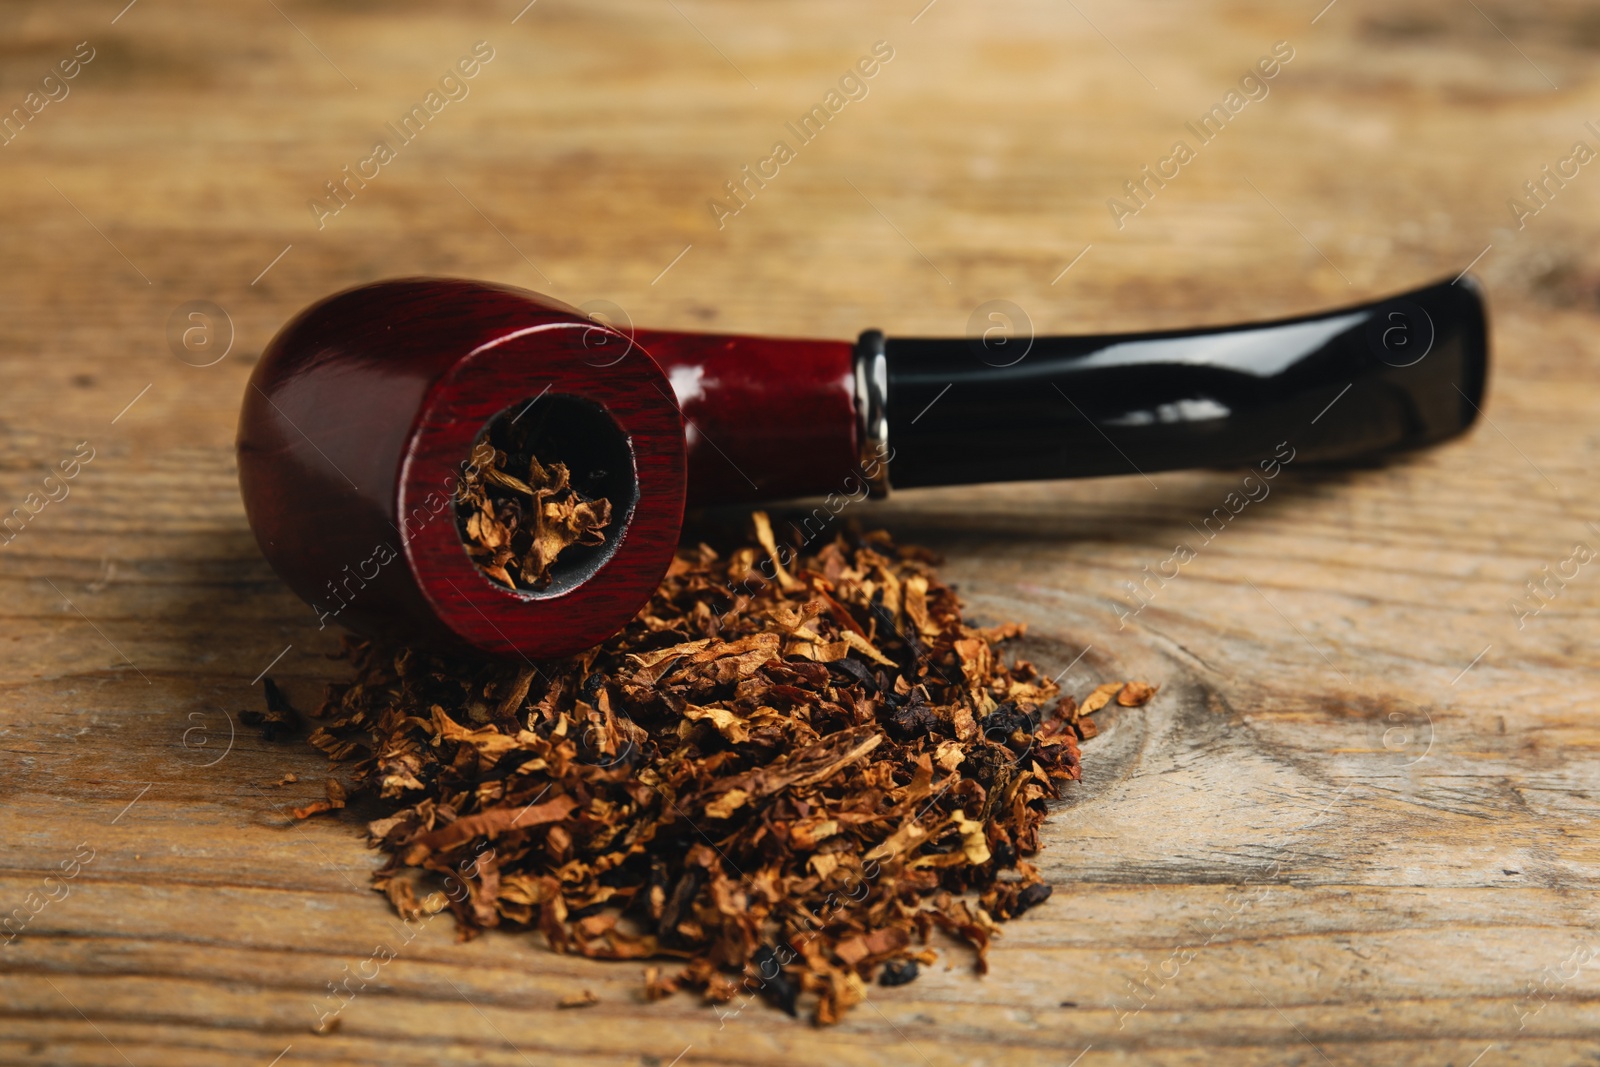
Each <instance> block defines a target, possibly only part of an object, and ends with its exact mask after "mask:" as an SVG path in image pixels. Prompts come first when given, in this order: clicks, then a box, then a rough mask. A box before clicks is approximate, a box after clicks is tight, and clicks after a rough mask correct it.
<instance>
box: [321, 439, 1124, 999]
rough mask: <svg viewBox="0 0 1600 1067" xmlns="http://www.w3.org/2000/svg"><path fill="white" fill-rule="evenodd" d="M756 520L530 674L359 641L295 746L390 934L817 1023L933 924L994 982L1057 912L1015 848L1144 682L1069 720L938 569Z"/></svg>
mask: <svg viewBox="0 0 1600 1067" xmlns="http://www.w3.org/2000/svg"><path fill="white" fill-rule="evenodd" d="M495 469H500V468H498V467H497V468H495ZM536 480H537V479H536ZM485 492H486V494H487V491H485ZM489 498H490V497H489V496H488V495H486V496H485V499H489ZM485 513H486V512H482V511H480V512H477V514H485ZM754 525H755V537H754V539H753V540H754V543H753V544H746V545H739V546H735V547H734V548H733V549H732V550H731V551H728V552H717V551H714V550H713V549H712V548H710V547H708V546H706V545H703V544H702V545H699V546H696V547H693V548H686V549H682V550H680V551H679V553H678V555H677V558H676V559H675V560H674V562H673V564H672V566H671V568H670V569H669V570H668V572H667V575H666V577H665V578H664V579H663V580H662V582H661V585H660V587H659V588H658V589H657V591H656V592H655V594H654V596H653V597H652V598H651V600H650V602H649V604H647V605H646V606H645V608H644V609H642V610H641V611H640V612H639V614H638V616H637V617H636V618H635V619H634V620H633V621H632V622H631V623H630V624H629V625H628V626H627V627H626V628H625V629H624V630H623V631H622V632H621V633H619V634H618V635H617V636H616V637H614V638H612V639H611V640H609V641H607V642H605V643H604V644H602V645H600V646H598V647H596V648H593V649H591V650H589V651H588V652H585V653H583V654H581V655H578V656H573V657H570V658H568V659H564V660H559V661H553V662H548V663H542V664H540V665H539V667H538V669H537V670H534V669H532V668H531V667H530V666H529V665H527V664H509V665H508V664H496V663H485V662H482V661H479V660H475V659H469V658H466V657H462V656H453V655H444V654H439V653H433V652H428V651H424V650H420V649H395V648H387V647H382V646H378V645H374V644H364V643H357V642H351V643H350V645H349V646H348V650H347V651H348V654H349V656H350V658H351V659H352V660H353V661H354V664H355V667H356V675H355V679H354V680H353V681H352V682H349V683H346V684H340V685H335V686H332V687H330V691H329V696H328V699H327V701H326V702H325V703H324V706H323V708H322V710H321V714H322V716H323V717H324V718H325V719H326V720H327V721H326V722H325V723H324V724H323V726H322V727H321V728H320V729H318V730H316V731H315V732H314V733H313V734H312V737H311V741H312V743H313V744H315V745H317V747H319V748H321V749H322V750H323V751H324V752H326V753H328V754H329V756H330V758H333V759H335V760H339V761H344V762H346V763H347V765H348V769H349V770H350V771H351V772H352V773H351V775H350V777H351V778H352V787H351V788H352V790H353V791H354V792H355V793H359V794H365V795H366V797H367V798H368V800H369V801H370V802H372V803H373V806H374V807H375V808H376V809H379V810H382V811H383V812H384V814H383V815H382V817H380V818H378V819H377V820H376V821H374V822H372V823H371V824H369V827H368V830H369V834H370V840H371V841H372V843H373V844H374V845H375V846H376V847H378V848H380V849H382V850H383V851H384V852H385V853H387V855H388V862H387V863H386V864H385V865H384V866H383V867H382V868H381V869H380V870H379V871H378V872H377V874H376V875H375V878H374V882H375V885H376V887H377V888H378V889H379V890H381V891H382V892H384V893H385V894H387V895H388V897H389V899H390V900H391V902H392V903H393V904H394V906H395V907H396V909H398V910H399V911H400V913H401V914H402V915H404V916H408V917H411V916H417V915H423V914H429V913H435V912H438V911H442V910H444V909H446V908H448V909H450V910H451V911H452V912H453V913H454V915H455V918H456V921H457V924H458V926H459V927H460V929H461V930H462V932H463V934H464V935H465V936H471V935H473V934H475V933H476V932H478V931H480V930H482V929H484V928H487V927H494V926H501V925H505V926H512V927H520V928H528V929H537V930H538V931H539V932H540V933H542V934H543V935H544V937H545V938H546V939H547V940H548V942H549V944H550V946H551V948H553V949H554V950H555V951H558V952H571V953H578V954H582V955H585V956H589V957H593V958H603V959H640V960H643V959H648V958H655V959H657V960H660V959H661V958H663V957H667V958H673V957H675V958H676V959H677V961H678V962H677V963H675V964H673V965H672V966H670V967H666V966H664V965H657V964H652V965H651V966H649V967H648V968H647V969H646V971H645V987H644V991H645V995H646V997H647V998H648V999H652V1000H653V999H657V998H660V997H664V996H669V995H671V994H672V993H674V992H676V991H679V990H694V991H697V992H699V993H700V994H701V995H703V996H704V997H706V998H707V999H708V1000H710V1001H714V1002H719V1003H726V1002H729V1001H733V1000H740V1001H741V1002H743V1001H745V1000H749V999H756V998H759V999H766V1000H767V1001H769V1002H771V1003H773V1004H775V1005H776V1006H777V1007H779V1008H780V1009H782V1010H784V1011H788V1012H791V1013H792V1012H797V1011H799V1010H800V1005H801V1004H802V1003H804V1004H805V1005H806V1006H807V1008H808V1011H809V1013H810V1015H811V1017H812V1018H813V1019H814V1020H815V1021H817V1022H819V1023H831V1022H835V1021H837V1020H838V1019H839V1017H840V1016H841V1015H842V1014H843V1013H844V1012H845V1011H847V1010H848V1009H849V1008H850V1007H852V1006H853V1005H855V1004H857V1003H859V1002H860V1001H861V1000H862V999H863V997H865V996H866V990H867V988H868V985H869V984H870V983H871V982H873V981H874V980H876V981H878V982H879V983H880V984H883V985H898V984H903V983H905V982H908V981H911V980H912V979H913V978H914V977H915V976H916V974H917V973H918V965H919V963H920V964H927V963H931V962H932V961H933V960H934V958H935V957H934V955H933V950H932V949H931V948H929V947H928V938H929V935H930V934H931V933H932V931H933V930H935V929H938V930H941V931H943V932H944V933H946V934H948V935H950V936H952V937H955V938H957V939H960V940H961V941H964V942H965V943H966V944H968V945H970V946H971V947H972V948H973V950H974V951H975V953H976V967H977V969H978V971H979V972H980V973H981V972H982V971H983V970H984V969H985V968H986V966H987V964H986V958H985V954H986V952H987V948H988V944H989V941H990V940H991V938H993V937H994V936H996V935H997V934H998V933H999V923H1000V922H1001V921H1002V920H1005V919H1009V918H1013V917H1015V916H1017V915H1020V914H1022V913H1023V912H1025V911H1027V910H1028V909H1030V908H1033V907H1036V906H1038V905H1039V904H1041V903H1042V902H1044V901H1045V900H1046V899H1047V898H1048V897H1049V895H1050V887H1049V886H1048V885H1046V884H1044V883H1043V881H1042V879H1041V876H1040V874H1039V872H1038V870H1037V869H1036V868H1035V867H1034V866H1033V865H1032V864H1031V863H1029V862H1028V861H1027V859H1026V858H1025V857H1027V856H1031V855H1033V854H1034V853H1036V852H1037V851H1038V849H1039V827H1040V824H1041V823H1042V822H1043V820H1044V818H1045V816H1046V814H1047V811H1048V802H1049V801H1050V800H1051V799H1053V798H1055V797H1057V796H1058V795H1059V793H1058V790H1059V788H1060V783H1062V782H1063V781H1068V780H1072V779H1076V778H1077V777H1078V775H1079V752H1078V741H1079V739H1080V738H1081V737H1082V736H1085V735H1086V734H1087V732H1088V729H1087V728H1088V726H1089V720H1088V719H1087V718H1085V717H1084V716H1086V715H1088V714H1091V713H1092V712H1094V711H1096V710H1098V709H1099V708H1102V707H1104V706H1105V705H1107V704H1109V703H1111V702H1112V701H1113V700H1115V701H1116V702H1117V703H1118V704H1119V705H1120V706H1133V705H1135V704H1138V703H1143V702H1145V701H1147V700H1149V699H1150V698H1151V696H1153V694H1154V692H1155V691H1154V689H1153V688H1151V687H1150V686H1146V685H1143V684H1142V683H1126V684H1125V683H1122V682H1115V683H1110V684H1108V685H1105V686H1101V687H1100V688H1098V689H1096V690H1095V692H1094V693H1093V694H1092V695H1090V696H1089V697H1088V698H1087V699H1085V700H1084V702H1083V705H1082V706H1081V707H1080V705H1079V704H1078V703H1077V702H1076V701H1075V700H1074V699H1073V698H1072V697H1070V696H1063V695H1061V694H1060V691H1059V689H1058V687H1057V686H1056V685H1055V683H1053V682H1051V681H1050V680H1049V679H1048V678H1045V677H1043V676H1041V675H1040V673H1039V672H1038V671H1037V670H1036V669H1035V668H1034V667H1033V666H1032V665H1031V664H1029V663H1026V662H1023V661H1015V662H1013V663H1010V664H1009V665H1008V664H1007V663H1006V662H1005V660H1004V658H1003V657H1002V655H1001V652H1000V649H999V646H1000V645H1001V644H1002V643H1003V642H1005V641H1007V640H1010V639H1012V638H1015V637H1017V636H1020V635H1021V633H1022V628H1021V627H1019V626H1001V627H993V628H990V629H978V628H974V627H972V626H969V625H967V624H966V623H965V622H963V621H962V618H961V608H960V604H959V602H958V601H957V599H956V596H955V593H954V591H953V590H951V589H950V588H949V587H948V586H946V585H944V584H943V583H942V582H940V581H939V578H938V575H937V573H936V572H935V571H934V569H933V566H932V563H931V560H930V559H929V557H928V556H927V555H926V554H925V553H923V552H920V551H918V550H914V549H905V548H896V547H895V545H893V544H892V543H891V542H890V540H889V538H888V537H887V535H885V534H882V533H875V534H867V535H864V536H863V535H861V534H859V533H854V532H851V533H842V534H840V535H839V537H838V538H837V539H836V540H835V541H834V542H833V543H832V544H829V545H826V546H825V547H823V548H822V549H821V550H820V551H818V552H816V553H815V554H814V555H810V556H805V557H799V556H797V555H796V554H795V553H793V552H790V551H788V550H787V549H788V548H790V547H792V546H784V547H783V548H780V547H779V545H778V543H777V540H776V538H775V537H774V534H773V531H772V527H771V524H770V523H769V522H768V521H767V518H766V516H765V515H762V514H760V513H757V514H756V516H755V523H754ZM514 569H515V568H514ZM519 573H520V571H519ZM508 576H509V575H508ZM335 799H336V798H335V796H334V795H333V794H332V793H331V792H330V795H329V797H328V799H327V801H319V802H317V803H316V804H313V805H310V806H309V807H311V808H316V809H318V810H326V809H331V808H333V807H334V806H335V804H334V801H335ZM337 799H338V800H343V797H342V796H340V797H338V798H337ZM324 806H326V809H325V808H324Z"/></svg>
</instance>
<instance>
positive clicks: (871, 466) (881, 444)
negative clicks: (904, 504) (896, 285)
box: [856, 330, 894, 497]
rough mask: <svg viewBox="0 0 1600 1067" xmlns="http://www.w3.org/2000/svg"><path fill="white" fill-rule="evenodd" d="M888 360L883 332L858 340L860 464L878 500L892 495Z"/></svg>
mask: <svg viewBox="0 0 1600 1067" xmlns="http://www.w3.org/2000/svg"><path fill="white" fill-rule="evenodd" d="M888 398H889V361H888V359H887V358H886V355H885V349H884V340H883V332H882V331H881V330H867V331H866V332H865V333H863V334H862V335H861V337H860V339H858V340H857V341H856V429H857V434H858V437H859V439H860V441H861V447H860V450H859V454H858V456H857V462H858V463H859V465H860V468H861V476H862V477H863V478H864V479H865V480H866V482H867V485H868V487H869V489H870V491H871V493H872V495H873V496H875V497H882V496H888V495H889V460H890V458H891V457H892V456H893V455H894V453H893V452H891V451H890V449H889V417H888V413H887V410H886V409H887V406H888Z"/></svg>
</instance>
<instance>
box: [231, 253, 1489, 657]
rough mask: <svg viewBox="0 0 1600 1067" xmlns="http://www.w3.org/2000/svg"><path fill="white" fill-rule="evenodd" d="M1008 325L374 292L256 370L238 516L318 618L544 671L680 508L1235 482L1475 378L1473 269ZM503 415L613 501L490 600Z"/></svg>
mask: <svg viewBox="0 0 1600 1067" xmlns="http://www.w3.org/2000/svg"><path fill="white" fill-rule="evenodd" d="M1013 317H1015V311H1013ZM1003 319H1004V315H1003V314H1000V313H997V314H996V317H995V321H994V323H993V324H992V326H991V325H989V324H987V320H981V319H980V320H979V322H978V328H975V329H974V330H973V331H972V332H973V334H974V336H972V337H969V338H960V339H938V340H932V339H916V338H906V339H899V338H885V337H884V336H883V334H881V333H879V332H877V331H875V330H869V331H867V332H866V333H864V334H862V335H861V337H860V339H859V340H857V341H855V342H854V343H852V342H849V341H816V340H794V339H786V338H771V337H750V336H741V335H731V334H693V333H675V332H670V331H663V330H638V331H631V330H628V331H625V330H619V329H615V328H613V327H611V326H608V325H605V324H602V323H598V322H596V321H594V320H592V319H590V318H589V317H587V316H586V315H584V314H583V313H582V312H581V311H579V310H577V309H576V308H572V307H569V306H567V305H565V304H563V303H561V302H559V301H556V300H552V299H550V298H549V297H545V296H540V295H538V294H536V293H530V292H525V291H523V290H519V289H512V288H508V287H504V286H498V285H486V284H482V283H479V282H470V281H458V280H445V279H406V280H397V281H386V282H379V283H377V284H373V285H366V286H362V287H359V288H356V289H351V290H348V291H346V292H343V293H340V294H338V295H335V296H331V297H329V298H327V299H326V300H323V301H322V302H320V303H318V304H315V305H313V306H312V307H310V308H309V309H307V310H306V311H304V312H302V313H301V314H300V315H299V316H297V317H296V318H295V319H294V320H292V321H291V322H290V323H289V324H288V325H286V326H285V327H284V328H283V329H282V330H281V331H280V332H279V333H278V335H277V337H276V338H274V339H273V341H272V343H271V344H270V345H269V346H268V347H267V350H266V352H265V354H264V355H263V357H262V359H261V361H260V363H259V364H258V365H257V367H256V368H255V371H254V374H253V375H252V377H251V381H250V385H249V388H248V389H247V390H246V393H245V398H244V408H243V411H242V413H241V416H240V421H239V481H240V484H241V488H242V491H243V496H244V503H245V510H246V512H247V513H248V515H249V518H250V525H251V527H252V528H253V529H254V530H255V534H256V539H257V541H259V543H260V545H261V550H262V552H263V553H264V554H265V555H266V557H267V559H268V560H269V561H270V562H271V563H272V566H273V567H274V568H275V569H276V570H277V572H278V573H279V574H280V575H281V576H282V577H283V578H284V580H285V581H287V582H288V583H289V585H290V586H291V587H292V588H293V589H294V590H295V592H297V593H299V594H300V596H301V597H303V598H305V599H306V600H307V601H310V602H311V603H312V605H313V607H315V608H316V610H317V614H318V616H319V618H320V619H321V620H322V622H323V625H326V624H327V622H329V621H337V622H339V623H342V624H345V625H347V626H349V627H351V628H353V629H355V630H357V631H360V632H364V633H368V634H372V635H376V636H383V637H387V638H391V639H395V640H402V641H407V642H414V643H430V644H435V645H442V646H447V647H455V648H462V647H466V648H470V649H476V650H478V651H480V652H482V653H486V654H490V655H495V656H521V657H524V658H528V659H537V658H543V657H550V656H559V655H567V654H570V653H574V652H578V651H581V650H583V649H586V648H589V647H591V646H593V645H595V644H597V643H598V642H600V641H603V640H605V639H606V638H608V637H610V636H611V635H612V634H614V633H615V632H616V631H618V630H619V629H621V628H622V627H623V626H624V625H625V624H626V623H627V622H628V620H629V619H631V618H632V617H633V616H634V614H635V613H636V612H637V611H638V610H639V608H640V607H641V606H643V605H644V603H645V602H646V601H647V600H648V598H649V596H650V593H651V592H652V591H653V590H654V589H655V588H656V586H657V584H658V583H659V582H660V580H661V578H662V576H663V575H664V574H665V573H666V570H667V566H668V564H669V563H670V561H671V559H672V555H673V550H674V548H675V547H676V545H677V542H678V536H679V530H680V525H681V523H682V519H683V512H684V507H685V504H686V502H687V503H688V504H712V503H739V502H754V501H763V500H782V499H791V498H797V497H810V496H823V495H826V494H833V495H834V496H833V500H834V501H838V500H842V499H843V498H845V497H850V498H854V499H859V498H860V497H861V496H863V495H865V494H866V493H868V492H872V493H874V494H881V493H883V492H886V491H887V490H888V488H889V486H890V485H891V484H892V485H893V486H894V487H895V488H911V487H915V486H930V485H961V484H969V483H976V482H999V481H1012V480H1019V479H1046V478H1081V477H1092V476H1096V475H1110V474H1131V473H1134V472H1143V473H1149V472H1152V471H1160V470H1171V469H1175V468H1183V467H1221V466H1236V465H1244V464H1254V463H1256V462H1257V461H1260V460H1262V459H1263V458H1265V457H1269V456H1271V455H1272V454H1273V452H1274V449H1275V448H1276V447H1277V446H1278V445H1279V443H1280V442H1285V441H1287V442H1288V443H1289V444H1290V446H1291V447H1292V448H1293V449H1294V450H1295V452H1294V454H1295V456H1296V458H1297V461H1298V462H1317V463H1326V462H1347V461H1370V460H1372V459H1374V458H1377V457H1382V456H1386V455H1389V454H1392V453H1396V452H1400V451H1403V450H1408V449H1414V448H1419V447H1421V446H1424V445H1429V444H1432V443H1434V442H1437V441H1442V440H1444V439H1446V438H1448V437H1451V436H1453V435H1455V434H1457V433H1460V432H1461V431H1463V430H1464V429H1466V428H1467V427H1468V426H1469V425H1470V424H1471V423H1472V421H1473V418H1474V416H1475V415H1476V413H1477V409H1478V402H1479V400H1480V399H1481V397H1482V394H1483V389H1484V377H1485V371H1486V367H1487V362H1488V339H1487V332H1486V322H1485V311H1484V303H1483V298H1482V296H1481V294H1480V292H1479V290H1478V288H1477V286H1476V284H1475V283H1474V282H1473V281H1472V280H1471V279H1470V278H1463V279H1459V280H1458V281H1457V282H1455V283H1452V284H1438V285H1432V286H1429V287H1427V288H1424V289H1418V290H1416V291H1414V292H1410V293H1406V294H1403V295H1401V296H1397V297H1395V298H1392V299H1389V300H1384V301H1380V302H1377V303H1372V304H1365V305H1361V306H1357V307H1350V308H1345V309H1342V310H1338V311H1332V312H1326V313H1321V314H1316V315H1310V316H1306V317H1302V318H1294V319H1285V320H1280V321H1275V322H1266V323H1256V324H1247V325H1240V326H1230V327H1221V328H1205V329H1195V330H1182V331H1165V332H1156V333H1137V334H1116V335H1094V336H1082V337H1031V336H1028V334H1027V331H1026V330H1019V329H1016V328H1013V329H1006V328H1005V327H1006V325H1007V324H1006V323H1005V322H1004V321H1003ZM1010 325H1012V326H1013V327H1015V326H1016V325H1017V324H1016V323H1014V322H1013V323H1011V324H1010ZM497 416H498V417H506V418H512V419H513V420H522V419H526V420H533V423H534V430H533V431H530V432H533V433H534V434H535V436H534V442H535V445H534V450H535V454H536V455H537V456H538V457H539V459H540V460H541V461H542V462H545V463H549V462H551V461H560V462H564V463H566V464H567V465H568V467H569V468H570V469H571V471H572V472H573V479H574V482H573V484H574V485H575V487H577V488H578V489H580V490H581V491H582V492H584V493H586V494H587V495H589V496H594V497H598V496H604V497H606V498H607V499H609V500H610V501H611V503H612V509H613V510H612V514H613V519H612V522H611V524H610V526H609V527H608V528H607V530H606V538H605V543H604V544H601V545H597V546H593V547H585V546H573V547H571V548H569V549H567V551H566V552H564V553H563V554H562V555H561V557H560V558H559V559H558V560H557V561H556V564H555V567H554V576H553V579H552V581H551V583H550V585H549V586H548V587H547V588H545V589H543V590H542V591H539V592H529V591H525V590H521V591H512V590H509V589H507V588H504V587H502V586H499V585H496V584H494V583H493V582H491V581H490V580H489V579H488V578H487V577H485V576H484V575H483V574H482V573H481V572H480V571H479V569H478V567H477V566H476V565H475V564H474V563H473V561H472V560H471V559H470V558H469V557H468V555H467V553H466V550H465V549H464V547H463V544H462V541H461V538H460V535H459V533H458V530H457V525H456V516H455V503H454V491H455V489H456V487H457V486H458V484H459V483H460V479H461V478H462V476H463V471H464V470H465V469H466V467H467V460H468V457H469V455H470V454H471V452H472V449H473V445H474V443H475V442H476V441H477V440H478V439H479V438H480V437H481V436H482V434H483V433H484V432H485V428H486V426H487V425H488V424H489V423H490V421H491V420H494V419H496V418H497ZM832 507H833V505H830V506H829V509H828V510H824V512H823V514H824V515H826V514H828V513H829V511H830V510H831V509H832Z"/></svg>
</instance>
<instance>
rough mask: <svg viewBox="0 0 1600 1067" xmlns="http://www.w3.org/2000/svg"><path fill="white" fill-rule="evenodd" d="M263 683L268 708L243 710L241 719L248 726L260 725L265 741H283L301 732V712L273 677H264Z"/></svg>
mask: <svg viewBox="0 0 1600 1067" xmlns="http://www.w3.org/2000/svg"><path fill="white" fill-rule="evenodd" d="M261 685H262V691H263V693H265V695H266V704H267V710H266V711H241V712H240V713H239V721H240V722H242V723H244V724H245V725H246V726H259V727H260V728H261V740H263V741H283V740H286V739H287V738H289V737H292V736H293V735H295V734H296V733H299V731H300V713H299V712H298V711H296V710H295V708H294V705H293V704H291V703H289V698H288V697H286V696H284V695H283V690H281V689H279V688H278V685H277V683H276V682H274V681H273V680H272V679H271V678H262V679H261Z"/></svg>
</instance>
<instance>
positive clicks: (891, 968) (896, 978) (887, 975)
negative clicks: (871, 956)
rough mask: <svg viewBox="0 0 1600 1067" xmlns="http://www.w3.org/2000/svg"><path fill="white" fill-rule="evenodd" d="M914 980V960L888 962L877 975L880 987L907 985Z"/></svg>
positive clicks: (915, 978) (915, 974) (915, 977)
mask: <svg viewBox="0 0 1600 1067" xmlns="http://www.w3.org/2000/svg"><path fill="white" fill-rule="evenodd" d="M916 980H917V961H916V960H890V961H889V962H888V963H885V964H884V965H883V971H882V972H881V973H880V974H879V975H878V984H879V985H881V986H897V985H909V984H910V983H912V982H915V981H916Z"/></svg>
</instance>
